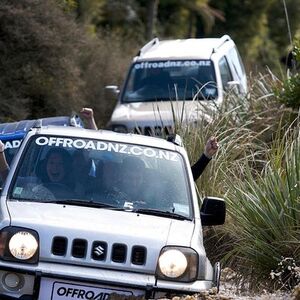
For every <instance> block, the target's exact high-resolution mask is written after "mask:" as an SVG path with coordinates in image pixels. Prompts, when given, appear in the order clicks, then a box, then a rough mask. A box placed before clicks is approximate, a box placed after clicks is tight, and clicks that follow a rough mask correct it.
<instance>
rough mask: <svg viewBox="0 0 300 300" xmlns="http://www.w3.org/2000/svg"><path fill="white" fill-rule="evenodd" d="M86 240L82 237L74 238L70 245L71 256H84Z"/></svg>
mask: <svg viewBox="0 0 300 300" xmlns="http://www.w3.org/2000/svg"><path fill="white" fill-rule="evenodd" d="M86 249H87V241H86V240H83V239H75V240H74V241H73V245H72V256H74V257H77V258H84V257H85V255H86Z"/></svg>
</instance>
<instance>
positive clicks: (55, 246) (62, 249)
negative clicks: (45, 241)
mask: <svg viewBox="0 0 300 300" xmlns="http://www.w3.org/2000/svg"><path fill="white" fill-rule="evenodd" d="M69 244H70V246H71V249H70V250H71V251H70V250H69V251H68V245H69ZM89 249H91V250H89V253H87V250H88V242H87V240H85V239H80V238H76V239H74V240H69V241H68V239H67V238H66V237H62V236H56V237H54V238H53V240H52V248H51V253H52V254H53V255H56V256H65V255H66V253H67V252H68V253H71V256H72V257H76V258H81V259H89V258H91V259H93V260H95V261H103V262H104V261H109V260H111V261H112V262H114V263H125V262H126V261H127V258H129V259H130V262H131V263H132V264H134V265H144V264H146V260H147V249H146V247H144V246H140V245H135V246H133V247H132V248H131V249H129V248H128V246H127V245H125V244H122V243H113V244H112V245H111V248H110V247H109V244H108V243H107V242H106V241H93V242H92V243H91V246H90V248H89ZM108 249H111V252H110V253H109V252H108Z"/></svg>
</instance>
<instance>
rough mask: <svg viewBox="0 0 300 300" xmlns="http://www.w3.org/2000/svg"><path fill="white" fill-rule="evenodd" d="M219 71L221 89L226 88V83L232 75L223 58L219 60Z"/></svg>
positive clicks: (230, 79)
mask: <svg viewBox="0 0 300 300" xmlns="http://www.w3.org/2000/svg"><path fill="white" fill-rule="evenodd" d="M219 69H220V73H221V79H222V85H223V89H225V88H226V85H227V82H228V81H232V74H231V72H230V69H229V65H228V62H227V59H226V58H225V56H223V57H222V58H221V59H220V62H219Z"/></svg>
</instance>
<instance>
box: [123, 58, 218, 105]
mask: <svg viewBox="0 0 300 300" xmlns="http://www.w3.org/2000/svg"><path fill="white" fill-rule="evenodd" d="M217 96H218V91H217V85H216V76H215V71H214V66H213V63H212V61H211V60H167V61H143V62H137V63H135V64H133V65H132V67H131V70H130V72H129V76H128V78H127V81H126V85H125V89H124V92H123V95H122V102H123V103H129V102H147V101H170V100H210V99H215V98H216V97H217Z"/></svg>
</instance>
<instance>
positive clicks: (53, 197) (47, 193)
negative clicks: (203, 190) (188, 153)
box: [9, 135, 192, 217]
mask: <svg viewBox="0 0 300 300" xmlns="http://www.w3.org/2000/svg"><path fill="white" fill-rule="evenodd" d="M19 165H20V167H19V169H18V171H17V173H16V176H15V178H14V181H13V185H12V186H11V188H10V190H9V199H10V200H12V201H14V200H18V201H30V202H54V203H59V202H60V201H61V202H62V203H63V202H64V203H71V202H72V201H73V202H72V203H73V204H75V205H76V204H79V203H80V205H82V206H84V205H85V203H86V206H89V205H94V206H95V207H96V206H97V204H98V207H100V206H101V207H110V208H115V209H124V210H126V209H128V210H139V209H143V210H148V211H149V210H153V211H154V210H155V211H163V212H170V213H174V214H177V215H182V216H184V217H191V211H192V210H191V207H190V202H191V201H190V194H189V193H190V192H189V189H188V184H187V182H188V181H187V174H186V168H185V166H184V160H183V158H182V156H181V155H180V154H179V153H177V152H173V151H168V150H165V149H158V148H153V147H149V146H147V147H145V146H140V145H132V144H125V143H119V142H113V141H111V142H110V141H102V140H95V139H84V138H76V137H72V138H71V137H63V136H48V135H39V136H36V137H34V138H32V139H31V140H30V141H29V145H28V146H27V150H26V151H25V153H24V154H23V155H22V157H21V160H20V162H19Z"/></svg>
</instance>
